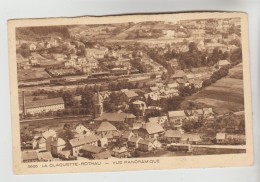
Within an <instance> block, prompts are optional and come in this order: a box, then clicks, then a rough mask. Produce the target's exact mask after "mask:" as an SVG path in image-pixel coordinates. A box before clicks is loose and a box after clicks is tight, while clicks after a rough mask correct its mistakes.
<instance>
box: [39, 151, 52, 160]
mask: <svg viewBox="0 0 260 182" xmlns="http://www.w3.org/2000/svg"><path fill="white" fill-rule="evenodd" d="M37 156H38V159H39V160H40V161H41V160H52V159H53V157H52V155H51V152H39V153H37Z"/></svg>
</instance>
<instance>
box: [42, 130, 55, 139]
mask: <svg viewBox="0 0 260 182" xmlns="http://www.w3.org/2000/svg"><path fill="white" fill-rule="evenodd" d="M56 136H57V134H56V131H54V130H52V129H48V130H46V131H45V132H43V133H42V137H43V138H44V139H46V140H47V139H48V138H49V137H56Z"/></svg>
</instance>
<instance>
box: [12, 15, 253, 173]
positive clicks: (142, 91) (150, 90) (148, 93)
mask: <svg viewBox="0 0 260 182" xmlns="http://www.w3.org/2000/svg"><path fill="white" fill-rule="evenodd" d="M247 28H248V27H247V15H246V14H245V13H238V12H200V13H179V14H178V13H176V14H150V15H120V16H103V17H78V18H49V19H25V20H10V21H9V32H8V34H9V64H10V81H11V86H10V88H11V97H12V98H11V106H12V126H13V156H14V170H15V172H16V173H17V174H28V173H29V174H30V173H59V172H89V171H121V170H146V169H174V168H193V167H229V166H243V165H244V166H245V165H251V164H252V162H253V149H252V148H253V147H252V119H251V115H252V111H251V95H250V93H251V87H250V72H249V56H248V51H249V50H248V35H247Z"/></svg>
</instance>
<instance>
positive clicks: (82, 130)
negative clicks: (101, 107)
mask: <svg viewBox="0 0 260 182" xmlns="http://www.w3.org/2000/svg"><path fill="white" fill-rule="evenodd" d="M75 131H76V132H77V133H79V134H80V133H83V132H84V131H86V132H88V131H90V130H89V129H88V128H86V127H85V126H84V125H82V124H79V125H78V126H77V127H76V129H75Z"/></svg>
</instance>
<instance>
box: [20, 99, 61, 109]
mask: <svg viewBox="0 0 260 182" xmlns="http://www.w3.org/2000/svg"><path fill="white" fill-rule="evenodd" d="M56 104H64V100H63V99H62V97H58V98H54V99H42V100H36V101H31V102H27V103H26V104H25V107H26V108H27V109H28V108H35V107H44V106H51V105H56Z"/></svg>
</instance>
